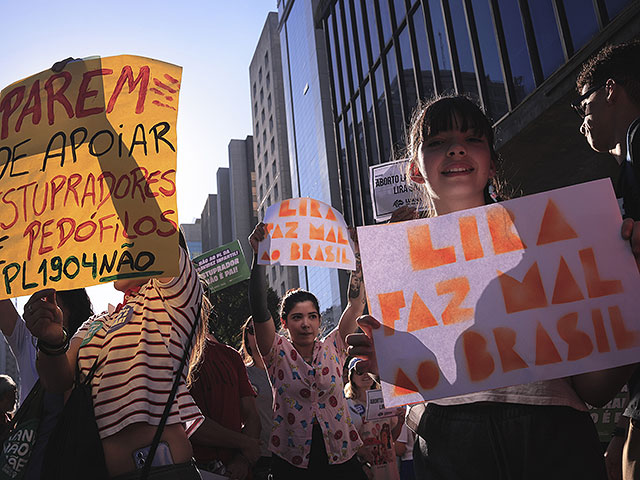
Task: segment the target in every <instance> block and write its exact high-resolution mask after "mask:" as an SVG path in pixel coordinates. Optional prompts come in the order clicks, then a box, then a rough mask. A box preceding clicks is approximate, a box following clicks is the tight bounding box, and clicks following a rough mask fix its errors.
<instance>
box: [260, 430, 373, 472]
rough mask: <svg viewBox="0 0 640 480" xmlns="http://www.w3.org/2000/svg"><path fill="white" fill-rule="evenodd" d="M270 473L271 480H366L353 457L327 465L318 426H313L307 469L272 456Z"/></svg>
mask: <svg viewBox="0 0 640 480" xmlns="http://www.w3.org/2000/svg"><path fill="white" fill-rule="evenodd" d="M271 473H272V474H273V480H290V479H291V480H299V479H302V478H303V479H304V480H343V479H344V480H366V479H367V476H366V475H365V473H364V472H363V471H362V467H361V466H360V462H358V460H357V459H356V457H355V455H354V456H353V457H352V458H351V459H349V460H347V461H346V462H344V463H339V464H337V465H330V464H329V457H328V456H327V449H326V447H325V445H324V438H323V437H322V429H321V428H320V426H319V425H318V424H314V425H313V434H312V438H311V453H310V456H309V467H308V468H298V467H294V466H293V465H291V464H290V463H289V462H287V461H286V460H284V459H283V458H280V457H279V456H277V455H275V454H274V455H273V457H272V458H271Z"/></svg>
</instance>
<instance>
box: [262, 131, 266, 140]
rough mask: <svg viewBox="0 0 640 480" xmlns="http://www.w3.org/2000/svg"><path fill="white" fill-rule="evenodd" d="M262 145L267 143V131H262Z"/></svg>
mask: <svg viewBox="0 0 640 480" xmlns="http://www.w3.org/2000/svg"><path fill="white" fill-rule="evenodd" d="M262 143H267V130H266V129H264V130H262Z"/></svg>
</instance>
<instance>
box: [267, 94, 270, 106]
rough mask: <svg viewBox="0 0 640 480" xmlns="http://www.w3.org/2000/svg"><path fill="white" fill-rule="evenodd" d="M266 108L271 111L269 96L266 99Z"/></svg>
mask: <svg viewBox="0 0 640 480" xmlns="http://www.w3.org/2000/svg"><path fill="white" fill-rule="evenodd" d="M267 108H268V109H269V110H271V94H269V96H268V97H267Z"/></svg>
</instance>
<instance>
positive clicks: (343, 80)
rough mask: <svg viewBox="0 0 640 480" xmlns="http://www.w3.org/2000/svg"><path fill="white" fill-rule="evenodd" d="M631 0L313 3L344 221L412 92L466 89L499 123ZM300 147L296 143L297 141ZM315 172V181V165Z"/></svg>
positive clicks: (388, 149) (402, 120) (384, 156)
mask: <svg viewBox="0 0 640 480" xmlns="http://www.w3.org/2000/svg"><path fill="white" fill-rule="evenodd" d="M282 3H283V4H285V3H291V2H282ZM298 3H301V2H296V5H297V4H298ZM635 3H637V2H636V1H634V0H593V1H591V0H589V1H587V0H329V1H325V2H321V5H320V6H319V7H318V8H317V9H316V12H315V13H316V22H315V26H316V29H322V30H323V32H324V42H325V45H326V50H327V54H328V58H327V64H328V68H329V72H330V77H331V81H330V82H329V83H330V89H331V107H332V111H333V121H334V131H335V140H336V147H337V152H338V166H339V172H340V189H341V196H342V202H343V210H344V215H345V218H346V220H347V222H348V223H351V224H356V225H363V224H370V223H373V215H372V206H371V198H370V194H369V172H368V167H369V166H370V165H374V164H378V163H382V162H386V161H389V160H391V159H394V158H401V155H402V151H403V149H404V147H405V143H404V138H405V129H406V126H407V124H408V123H409V121H410V118H411V115H412V112H413V110H414V108H415V106H416V104H417V101H418V99H426V98H429V97H431V96H432V95H434V94H441V93H449V92H455V93H467V94H469V95H470V96H472V97H474V98H476V99H477V100H478V101H479V102H480V103H481V104H482V105H483V106H484V108H485V109H486V111H487V113H488V114H489V116H490V117H491V118H492V119H493V120H494V122H496V123H499V122H500V121H501V120H504V119H505V118H506V117H508V116H510V115H511V114H512V113H513V112H514V110H515V109H516V107H517V106H519V105H521V104H522V103H523V102H525V101H526V100H527V98H529V97H530V96H531V95H532V93H534V92H535V91H536V90H537V89H538V88H539V87H540V86H542V85H543V83H545V82H546V81H547V80H548V79H549V78H550V77H552V76H554V74H555V73H556V72H557V71H558V70H559V69H560V68H562V67H563V66H564V65H566V64H567V63H569V62H570V61H571V60H572V59H573V58H574V56H576V54H577V53H579V52H580V51H581V49H584V48H585V46H587V44H589V42H591V41H592V40H593V39H594V38H595V37H597V36H598V35H600V34H601V33H602V32H603V31H605V30H606V29H607V27H608V26H609V25H610V24H611V22H612V21H613V20H614V19H615V18H616V17H617V16H618V15H621V14H622V12H624V11H625V9H627V10H630V9H631V5H632V4H635ZM281 7H282V5H281ZM295 8H296V7H295V5H294V9H295ZM634 8H635V7H634ZM309 23H310V20H308V21H307V22H306V23H304V24H302V23H300V24H296V25H295V27H294V25H293V24H292V25H291V28H292V29H293V28H295V29H296V30H300V32H299V33H297V37H300V38H303V37H304V36H305V35H312V33H311V32H315V31H317V30H315V29H314V28H312V26H311V25H310V24H309ZM302 30H304V33H303V32H302ZM297 37H296V38H297ZM292 67H300V66H299V65H297V66H294V65H292ZM292 91H294V92H296V94H297V95H303V88H302V85H292ZM294 113H297V112H294ZM300 114H304V112H299V113H298V115H300ZM576 128H577V127H576ZM311 137H313V135H311ZM312 140H313V138H312ZM301 147H302V146H301V145H298V149H300V148H301ZM312 147H313V144H311V145H310V146H309V145H307V146H305V147H304V148H312ZM298 173H299V172H298ZM318 174H319V176H318V179H320V175H321V174H322V173H321V172H318ZM305 191H307V190H305Z"/></svg>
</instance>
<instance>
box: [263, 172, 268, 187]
mask: <svg viewBox="0 0 640 480" xmlns="http://www.w3.org/2000/svg"><path fill="white" fill-rule="evenodd" d="M264 184H265V186H266V187H267V188H269V172H267V173H266V175H265V176H264Z"/></svg>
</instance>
